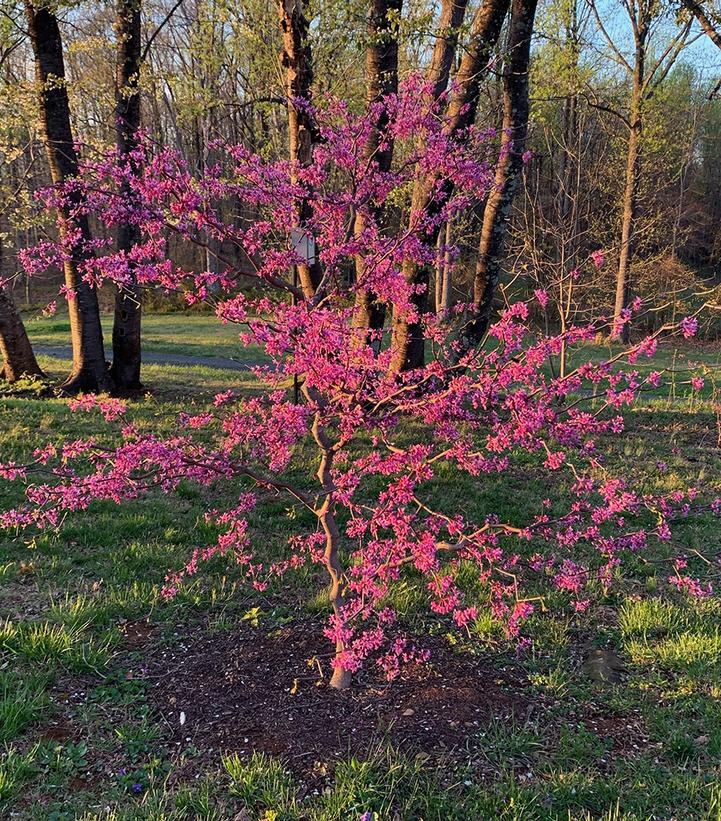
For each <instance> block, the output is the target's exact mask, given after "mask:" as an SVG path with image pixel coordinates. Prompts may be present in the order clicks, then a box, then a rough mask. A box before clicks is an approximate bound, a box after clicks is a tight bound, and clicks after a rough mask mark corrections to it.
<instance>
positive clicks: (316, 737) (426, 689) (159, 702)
mask: <svg viewBox="0 0 721 821" xmlns="http://www.w3.org/2000/svg"><path fill="white" fill-rule="evenodd" d="M432 645H433V646H431V647H430V649H431V653H432V655H431V660H430V662H428V663H427V664H425V665H413V666H409V667H407V668H405V669H404V671H403V672H402V674H401V676H400V677H399V678H397V679H396V680H395V681H393V682H392V683H388V682H387V681H386V680H385V678H384V676H383V673H382V671H380V670H378V671H377V672H376V671H375V670H374V669H370V670H369V671H367V672H363V673H362V674H359V675H358V676H357V677H356V680H355V681H354V684H353V686H352V688H351V689H350V690H347V691H343V692H338V691H336V690H333V689H331V688H330V687H329V686H328V679H329V675H330V672H331V668H330V663H329V658H328V657H323V658H321V657H319V655H318V652H319V650H320V651H321V652H322V651H325V650H326V649H327V648H328V646H329V645H328V642H327V640H326V639H324V637H323V635H322V632H321V630H320V629H319V627H318V626H317V625H315V624H312V625H311V624H303V623H301V624H298V623H297V622H294V623H293V624H292V625H289V626H285V627H283V628H281V629H279V630H276V631H274V632H271V633H266V632H264V631H263V630H262V629H259V628H257V629H253V628H251V627H245V626H244V627H242V628H239V629H238V630H233V631H231V632H224V633H214V634H208V633H207V632H203V631H200V630H199V631H197V632H191V633H187V634H184V635H183V638H182V640H181V639H180V638H179V639H178V642H177V644H176V645H174V646H173V647H172V648H171V649H168V648H167V647H166V648H163V649H159V650H158V651H157V652H156V653H155V654H154V655H153V657H152V658H151V659H149V660H148V662H147V666H148V671H147V672H148V678H149V679H150V680H151V681H152V682H153V686H152V687H151V691H150V693H149V700H150V702H151V704H153V706H154V707H155V709H156V710H157V711H158V712H159V713H160V714H161V716H162V718H163V720H164V723H165V724H166V726H167V728H168V734H169V737H168V739H167V740H168V742H170V743H172V744H174V745H175V746H176V748H180V749H182V748H183V747H185V746H189V745H193V746H194V747H195V748H196V749H202V750H204V751H206V752H211V751H218V750H222V751H223V752H237V753H238V754H239V755H240V756H241V757H242V758H248V757H249V756H250V755H251V754H252V753H253V752H254V751H258V752H264V753H268V754H270V755H273V756H278V757H280V758H282V759H284V760H285V761H286V762H287V763H288V765H289V766H290V768H291V769H293V770H296V771H298V772H302V771H306V772H307V771H308V770H309V769H311V768H312V766H313V764H314V762H315V761H327V760H329V759H333V758H340V757H344V756H347V755H348V754H349V753H351V754H353V755H362V754H363V753H364V752H367V751H369V750H370V749H372V748H373V747H374V746H375V745H377V744H378V742H379V741H381V740H387V741H390V742H391V743H393V744H394V745H395V746H396V747H398V748H400V749H402V750H404V751H407V752H409V753H428V754H431V755H436V754H437V755H444V756H445V755H448V754H452V753H453V751H454V750H457V749H462V748H463V747H465V745H466V744H467V742H468V740H469V739H470V738H472V737H473V736H474V734H477V733H478V732H479V731H481V730H483V728H484V727H486V726H487V725H488V723H489V722H490V721H492V720H498V721H501V722H503V721H505V720H508V719H511V718H512V717H513V716H515V717H516V718H517V719H518V718H520V719H521V720H522V719H523V717H525V715H526V714H527V711H528V709H529V703H528V700H527V699H526V698H525V697H524V695H523V692H522V689H521V688H522V686H523V678H522V677H521V676H519V675H518V671H513V670H505V669H503V668H494V669H491V668H490V666H489V663H488V662H485V664H484V663H483V662H482V661H481V660H479V659H477V658H475V657H473V656H470V655H466V654H462V655H461V654H457V653H454V652H453V650H452V649H451V648H450V647H449V646H448V645H447V644H446V643H445V642H443V641H442V640H440V639H434V640H432ZM425 646H428V642H427V641H426V643H425Z"/></svg>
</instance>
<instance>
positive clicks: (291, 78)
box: [277, 0, 322, 299]
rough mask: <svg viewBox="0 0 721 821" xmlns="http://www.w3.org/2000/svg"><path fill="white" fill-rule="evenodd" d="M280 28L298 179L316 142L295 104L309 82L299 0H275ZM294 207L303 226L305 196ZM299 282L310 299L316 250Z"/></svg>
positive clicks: (309, 121)
mask: <svg viewBox="0 0 721 821" xmlns="http://www.w3.org/2000/svg"><path fill="white" fill-rule="evenodd" d="M277 2H278V14H279V17H280V28H281V31H282V33H283V51H282V53H281V57H280V60H281V65H282V66H283V68H284V69H285V93H286V98H287V101H288V145H289V152H290V161H291V166H292V168H291V180H292V182H293V183H296V182H297V181H298V174H297V170H298V168H306V167H308V166H309V165H310V164H311V163H312V162H313V145H314V143H315V142H317V139H318V135H317V128H316V126H315V123H314V122H313V118H312V117H311V116H310V114H309V112H308V111H307V110H306V109H305V108H304V107H303V106H300V107H296V105H295V102H294V101H295V100H304V101H306V102H310V100H311V87H312V85H313V60H312V53H311V48H310V42H309V41H308V21H307V20H306V18H305V16H304V14H303V6H302V0H277ZM296 208H297V211H298V227H299V229H300V230H301V231H304V230H305V227H306V225H307V222H308V219H309V217H310V206H309V203H308V200H307V198H306V197H300V198H299V200H298V202H297V204H296ZM298 274H299V276H300V285H301V288H302V289H303V295H304V297H305V298H306V299H311V298H312V297H313V295H314V294H315V292H316V289H317V288H318V286H319V285H320V282H321V279H322V271H321V266H320V261H319V259H318V254H317V253H316V255H315V258H314V259H313V260H312V261H309V263H308V264H306V263H303V264H301V265H298Z"/></svg>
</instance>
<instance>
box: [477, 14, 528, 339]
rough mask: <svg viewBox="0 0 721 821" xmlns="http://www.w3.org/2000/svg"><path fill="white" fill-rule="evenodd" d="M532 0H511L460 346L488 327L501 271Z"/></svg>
mask: <svg viewBox="0 0 721 821" xmlns="http://www.w3.org/2000/svg"><path fill="white" fill-rule="evenodd" d="M536 5H537V0H513V4H512V6H511V23H510V26H509V29H508V43H507V58H506V59H507V62H506V66H505V69H504V72H503V127H502V134H501V152H500V153H501V156H500V160H499V162H498V166H497V168H496V180H495V185H494V187H493V190H492V191H491V192H490V193H489V195H488V199H487V200H486V206H485V209H484V211H483V225H482V227H481V239H480V244H479V248H478V259H477V260H476V272H475V276H474V279H473V316H472V318H471V320H470V321H469V323H468V325H467V326H466V328H465V329H464V337H465V339H464V343H465V344H464V346H463V347H466V346H474V345H477V344H479V343H480V341H481V340H482V339H483V336H484V335H485V333H486V330H487V328H488V323H489V321H490V317H491V308H492V305H493V295H494V292H495V289H496V286H497V284H498V280H499V278H500V275H501V260H502V255H503V248H504V245H505V239H506V232H507V230H508V222H509V220H510V216H511V208H512V206H513V198H514V196H515V193H516V189H517V187H518V180H519V177H520V174H521V172H522V170H523V154H524V152H525V150H526V137H527V135H528V114H529V102H528V65H529V60H530V50H531V36H532V34H533V21H534V18H535V14H536Z"/></svg>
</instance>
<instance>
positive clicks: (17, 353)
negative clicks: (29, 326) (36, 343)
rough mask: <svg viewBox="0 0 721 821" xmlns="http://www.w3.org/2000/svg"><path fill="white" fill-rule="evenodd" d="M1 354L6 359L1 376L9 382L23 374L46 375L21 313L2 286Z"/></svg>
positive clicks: (0, 317)
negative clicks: (38, 360) (37, 358)
mask: <svg viewBox="0 0 721 821" xmlns="http://www.w3.org/2000/svg"><path fill="white" fill-rule="evenodd" d="M0 354H2V357H3V360H4V364H3V367H2V369H1V370H0V377H2V378H3V379H7V381H8V382H16V381H17V380H18V379H20V377H21V376H44V374H43V372H42V370H41V369H40V365H38V363H37V360H36V359H35V354H34V353H33V349H32V345H31V344H30V340H29V339H28V335H27V333H26V331H25V326H24V325H23V321H22V319H21V318H20V314H19V313H18V310H17V308H16V307H15V304H14V303H13V301H12V299H11V298H10V295H9V294H8V293H7V291H6V290H5V289H4V288H0Z"/></svg>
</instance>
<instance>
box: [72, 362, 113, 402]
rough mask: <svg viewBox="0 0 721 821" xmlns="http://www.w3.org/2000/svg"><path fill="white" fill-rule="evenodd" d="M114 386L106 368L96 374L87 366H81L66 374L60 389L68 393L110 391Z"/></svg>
mask: <svg viewBox="0 0 721 821" xmlns="http://www.w3.org/2000/svg"><path fill="white" fill-rule="evenodd" d="M114 387H115V386H114V384H113V380H112V379H111V377H110V373H109V372H108V371H107V370H105V371H104V372H103V373H101V374H96V373H95V372H94V371H91V370H90V369H89V368H81V369H80V370H77V371H73V372H72V373H71V374H70V375H69V376H68V378H67V379H66V380H65V381H64V382H63V384H62V385H61V386H60V391H61V392H62V393H64V394H69V395H71V394H76V393H112V392H113V389H114Z"/></svg>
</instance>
